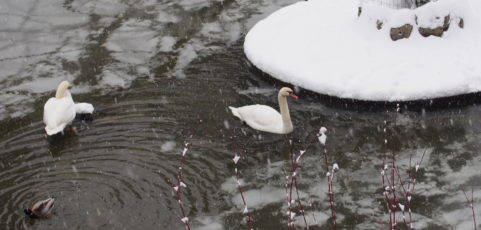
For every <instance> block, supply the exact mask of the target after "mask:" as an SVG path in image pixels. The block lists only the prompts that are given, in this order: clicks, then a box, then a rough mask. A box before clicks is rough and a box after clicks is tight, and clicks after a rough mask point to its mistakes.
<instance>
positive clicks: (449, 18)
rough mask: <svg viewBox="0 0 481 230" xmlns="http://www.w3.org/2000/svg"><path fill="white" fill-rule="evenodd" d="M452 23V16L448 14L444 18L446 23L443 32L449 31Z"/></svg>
mask: <svg viewBox="0 0 481 230" xmlns="http://www.w3.org/2000/svg"><path fill="white" fill-rule="evenodd" d="M450 21H451V16H449V14H448V15H446V16H445V17H444V23H443V30H444V31H447V30H448V29H449V23H450Z"/></svg>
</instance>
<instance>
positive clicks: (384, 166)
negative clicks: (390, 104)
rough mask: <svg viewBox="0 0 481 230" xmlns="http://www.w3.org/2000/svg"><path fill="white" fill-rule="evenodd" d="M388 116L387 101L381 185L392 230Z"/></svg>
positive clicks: (385, 103) (385, 106)
mask: <svg viewBox="0 0 481 230" xmlns="http://www.w3.org/2000/svg"><path fill="white" fill-rule="evenodd" d="M387 115H388V109H387V101H385V102H384V128H383V132H384V147H383V148H384V157H383V161H382V171H381V183H382V189H383V194H384V199H385V200H386V207H387V209H388V211H389V227H388V229H389V230H391V226H392V214H391V202H390V199H389V192H388V191H389V190H388V189H386V181H385V178H386V169H387V165H386V161H387V117H388V116H387Z"/></svg>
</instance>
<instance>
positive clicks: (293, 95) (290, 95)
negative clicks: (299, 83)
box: [289, 93, 299, 99]
mask: <svg viewBox="0 0 481 230" xmlns="http://www.w3.org/2000/svg"><path fill="white" fill-rule="evenodd" d="M289 97H292V98H294V99H297V98H299V97H298V96H297V95H295V94H294V93H291V94H289Z"/></svg>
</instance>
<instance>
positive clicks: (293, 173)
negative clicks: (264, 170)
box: [286, 139, 316, 229]
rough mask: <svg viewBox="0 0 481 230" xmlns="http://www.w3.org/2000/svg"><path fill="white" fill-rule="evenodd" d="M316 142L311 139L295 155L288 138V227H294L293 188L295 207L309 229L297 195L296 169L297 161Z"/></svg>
mask: <svg viewBox="0 0 481 230" xmlns="http://www.w3.org/2000/svg"><path fill="white" fill-rule="evenodd" d="M315 142H316V139H313V140H312V141H311V142H310V143H309V144H308V145H307V147H306V148H304V150H301V151H299V155H297V156H295V154H294V153H293V150H292V141H291V140H289V144H290V150H289V156H290V159H291V172H290V175H288V176H286V181H289V177H290V183H289V191H286V192H287V197H288V199H287V209H288V211H287V227H288V229H295V227H294V217H295V215H296V214H295V213H294V212H293V211H292V204H293V203H294V201H293V200H292V190H293V189H294V188H295V190H296V196H297V207H298V209H299V212H300V213H301V215H302V217H303V219H304V223H305V225H306V228H307V229H309V225H308V224H307V219H306V216H305V214H304V212H305V211H304V208H303V207H302V202H301V198H300V195H299V186H298V184H297V169H298V167H299V162H300V160H301V158H302V156H304V154H305V153H306V152H307V150H309V149H310V148H311V147H312V146H313V145H314V143H315ZM287 183H288V182H286V185H287ZM286 190H287V186H286Z"/></svg>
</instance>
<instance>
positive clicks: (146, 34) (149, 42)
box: [106, 19, 159, 65]
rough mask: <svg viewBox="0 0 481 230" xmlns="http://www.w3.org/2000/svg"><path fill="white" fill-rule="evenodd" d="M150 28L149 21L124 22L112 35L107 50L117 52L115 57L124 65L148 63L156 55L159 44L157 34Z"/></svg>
mask: <svg viewBox="0 0 481 230" xmlns="http://www.w3.org/2000/svg"><path fill="white" fill-rule="evenodd" d="M150 26H151V22H150V21H148V20H143V21H138V20H136V19H131V20H129V21H127V22H124V24H123V25H122V26H121V27H120V28H118V29H117V30H115V31H114V32H113V33H112V34H111V35H110V37H109V40H108V42H107V44H106V47H107V49H109V50H111V51H115V52H114V53H113V56H114V57H115V58H116V59H117V60H120V61H122V62H124V63H130V64H134V65H135V64H137V65H138V64H142V63H146V62H147V60H149V59H150V58H151V57H152V56H153V55H154V54H155V48H156V46H157V44H158V43H159V38H158V37H157V35H156V32H155V31H153V30H152V29H150V28H149V27H150ZM139 40H141V41H143V42H139ZM126 54H127V55H126Z"/></svg>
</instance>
